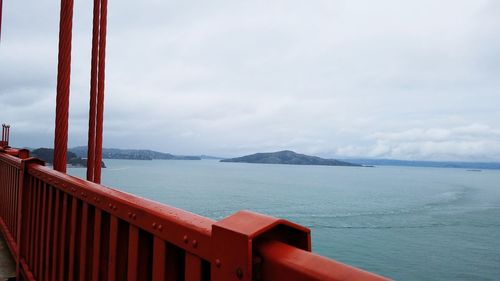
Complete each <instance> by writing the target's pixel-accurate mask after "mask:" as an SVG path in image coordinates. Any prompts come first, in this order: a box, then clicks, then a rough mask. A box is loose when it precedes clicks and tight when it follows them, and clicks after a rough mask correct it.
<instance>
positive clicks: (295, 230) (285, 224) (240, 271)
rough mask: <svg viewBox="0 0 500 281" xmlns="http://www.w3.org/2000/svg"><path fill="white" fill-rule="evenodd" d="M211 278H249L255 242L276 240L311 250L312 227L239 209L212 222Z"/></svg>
mask: <svg viewBox="0 0 500 281" xmlns="http://www.w3.org/2000/svg"><path fill="white" fill-rule="evenodd" d="M212 240H213V243H212V245H213V248H212V253H213V261H212V262H213V264H214V265H215V266H216V267H215V268H214V269H213V270H212V280H224V281H225V280H243V281H251V280H252V279H253V276H254V274H255V273H254V270H253V269H254V263H258V257H255V256H254V245H255V244H256V243H259V242H260V241H269V240H278V241H280V242H283V243H286V244H289V245H292V246H294V247H297V248H300V249H302V250H306V251H310V250H311V231H310V230H309V229H308V228H305V227H303V226H300V225H297V224H294V223H291V222H289V221H287V220H283V219H277V218H273V217H269V216H265V215H261V214H257V213H254V212H250V211H239V212H237V213H235V214H234V215H231V216H229V217H227V218H225V219H223V220H221V221H219V222H217V223H215V224H214V225H213V226H212Z"/></svg>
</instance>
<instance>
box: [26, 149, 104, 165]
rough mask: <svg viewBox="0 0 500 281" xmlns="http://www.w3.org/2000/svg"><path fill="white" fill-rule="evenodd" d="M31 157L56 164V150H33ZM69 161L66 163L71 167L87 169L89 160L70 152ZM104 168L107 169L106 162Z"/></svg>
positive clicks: (102, 163)
mask: <svg viewBox="0 0 500 281" xmlns="http://www.w3.org/2000/svg"><path fill="white" fill-rule="evenodd" d="M31 156H33V157H36V158H39V159H41V160H43V161H45V163H47V164H50V165H52V164H54V149H52V148H43V147H42V148H37V149H33V150H31ZM66 157H67V160H66V162H67V163H68V165H69V166H70V167H74V168H85V167H87V159H84V158H82V157H80V156H78V155H76V154H75V153H73V152H71V151H68V154H67V155H66ZM101 166H102V168H106V164H104V162H101Z"/></svg>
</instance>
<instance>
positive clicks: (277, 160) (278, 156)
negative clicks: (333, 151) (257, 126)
mask: <svg viewBox="0 0 500 281" xmlns="http://www.w3.org/2000/svg"><path fill="white" fill-rule="evenodd" d="M220 162H241V163H262V164H289V165H321V166H361V165H359V164H353V163H349V162H344V161H339V160H335V159H324V158H320V157H317V156H309V155H305V154H299V153H295V152H293V151H290V150H284V151H278V152H270V153H255V154H252V155H247V156H243V157H237V158H230V159H223V160H220Z"/></svg>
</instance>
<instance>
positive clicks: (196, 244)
mask: <svg viewBox="0 0 500 281" xmlns="http://www.w3.org/2000/svg"><path fill="white" fill-rule="evenodd" d="M191 243H192V244H193V248H198V241H196V240H193V242H191Z"/></svg>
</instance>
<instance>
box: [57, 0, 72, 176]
mask: <svg viewBox="0 0 500 281" xmlns="http://www.w3.org/2000/svg"><path fill="white" fill-rule="evenodd" d="M72 29H73V0H61V17H60V24H59V58H58V66H57V98H56V124H55V137H54V169H55V170H56V171H60V172H63V173H65V172H66V160H67V159H66V158H67V150H68V114H69V92H70V76H71V39H72Z"/></svg>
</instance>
